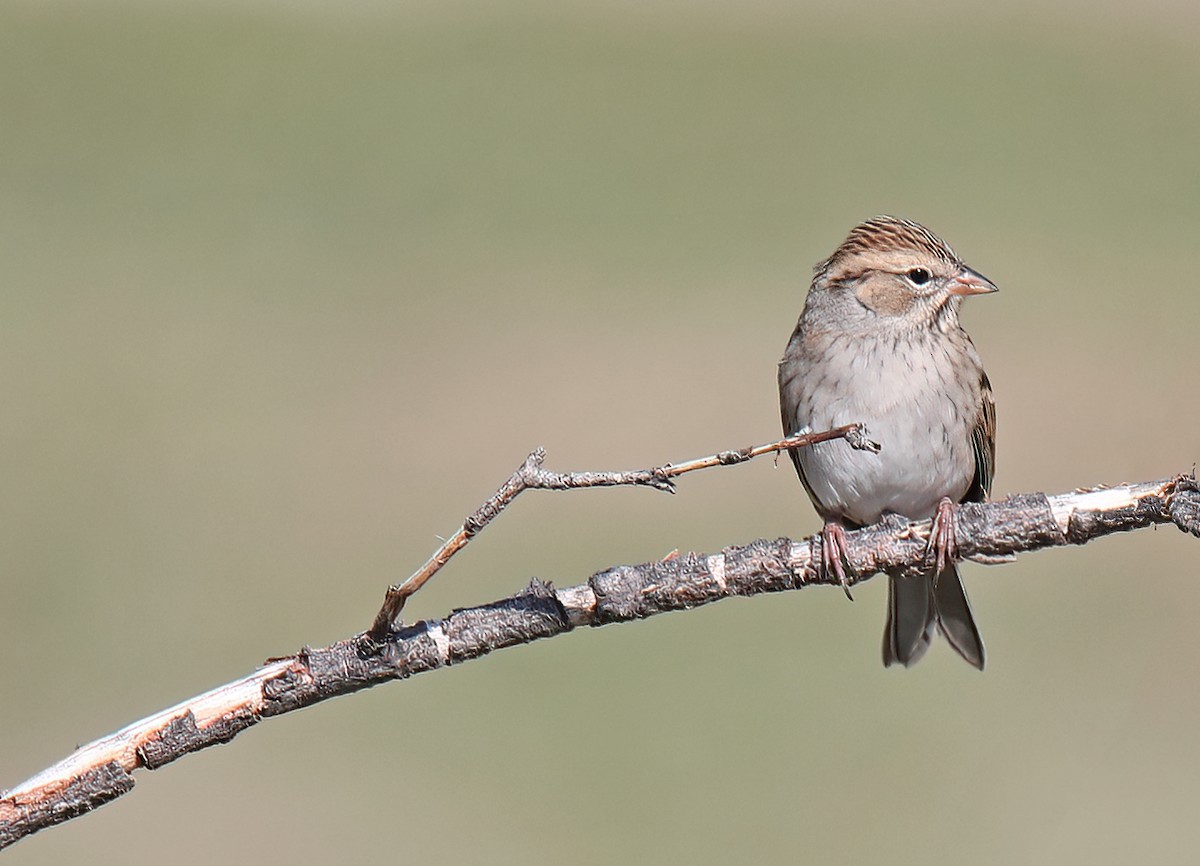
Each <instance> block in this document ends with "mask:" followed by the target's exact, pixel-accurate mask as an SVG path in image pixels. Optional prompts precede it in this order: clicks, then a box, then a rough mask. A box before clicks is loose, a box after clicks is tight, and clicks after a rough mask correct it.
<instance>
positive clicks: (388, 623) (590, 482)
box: [367, 424, 879, 641]
mask: <svg viewBox="0 0 1200 866" xmlns="http://www.w3.org/2000/svg"><path fill="white" fill-rule="evenodd" d="M831 439H845V440H846V442H847V443H848V444H849V445H850V447H851V448H854V449H856V450H859V451H876V452H877V451H879V445H878V444H877V443H875V442H872V441H871V440H870V439H868V438H867V436H866V431H865V430H864V428H863V426H862V425H861V424H847V425H845V426H844V427H835V428H834V429H832V430H825V431H822V432H820V433H809V432H805V433H797V434H796V435H795V436H789V437H788V438H786V439H781V440H779V441H778V442H772V443H770V444H769V445H755V446H752V447H750V448H740V449H738V450H736V451H720V452H718V453H716V454H713V455H711V456H709V457H700V458H697V459H695V460H687V461H685V462H683V463H674V464H672V463H665V464H663V465H662V466H655V467H653V468H650V469H634V470H632V471H629V472H550V471H549V470H547V469H544V468H542V461H543V460H545V459H546V449H545V448H538V449H536V450H535V451H534V452H533V453H531V454H530V455H529V456H528V457H526V458H525V462H524V463H522V464H521V465H520V466H518V467H517V469H516V471H514V472H513V474H512V475H510V476H508V480H507V481H505V482H504V483H503V484H501V485H500V489H499V490H497V491H496V492H495V493H493V494H492V496H491V497H490V498H489V499H488V500H487V502H485V503H483V505H481V506H479V507H478V508H477V509H475V511H474V512H472V514H471V516H470V517H468V518H467V519H466V520H464V521H463V525H462V526H460V527H459V528H458V530H457V531H456V532H455V533H454V534H453V535H451V536H450V537H449V538H448V539H446V541H445V543H443V544H442V546H441V547H439V548H438V549H437V550H436V551H434V554H433V556H431V557H429V559H428V560H427V561H426V562H425V564H424V565H422V566H421V567H420V568H419V569H417V570H416V571H415V572H413V573H412V574H411V575H410V576H409V577H408V579H407V580H405V581H404V582H403V583H398V584H394V585H393V586H390V587H388V591H387V595H386V596H384V599H383V606H382V607H381V608H380V609H379V613H377V614H376V615H375V622H374V623H372V624H371V628H370V629H369V630H368V631H367V635H368V637H370V638H371V639H372V640H377V641H378V640H383V639H384V637H385V636H386V635H387V633H388V629H390V628H391V627H392V626H393V625H394V624H395V622H396V618H397V617H398V616H400V612H401V611H402V610H403V609H404V603H405V602H406V601H408V599H409V597H410V596H412V595H413V594H415V593H416V592H417V590H419V589H420V588H421V587H423V586H424V585H425V583H426V582H427V581H428V580H429V579H430V578H431V577H433V576H434V575H435V574H437V573H438V572H439V571H440V570H441V569H442V566H444V565H445V564H446V563H447V562H449V561H450V558H451V557H452V556H454V554H456V553H458V552H459V551H460V550H462V549H463V548H464V547H466V546H467V542H469V541H470V540H471V539H472V538H474V537H475V536H476V535H478V534H479V533H480V532H482V531H483V530H484V528H485V527H486V526H487V525H488V524H489V523H491V522H492V521H493V520H495V519H496V517H497V516H498V515H499V514H500V512H501V511H503V510H504V509H505V508H506V507H507V506H508V504H509V503H511V502H512V501H513V500H514V499H516V498H517V496H519V495H520V494H521V493H523V492H525V491H526V490H574V489H576V488H580V487H623V486H624V487H653V488H654V489H655V490H662V491H665V492H667V493H674V492H675V482H674V481H672V479H673V478H677V477H679V476H680V475H683V474H684V473H686V472H695V471H696V470H697V469H709V468H711V467H713V466H734V465H736V464H738V463H745V462H746V461H747V460H751V459H753V458H755V457H758V456H760V455H762V454H771V453H775V454H778V453H779V452H780V451H784V450H786V449H788V448H804V447H806V446H808V445H813V444H815V443H817V442H828V441H830V440H831Z"/></svg>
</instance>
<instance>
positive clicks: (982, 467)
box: [963, 372, 996, 502]
mask: <svg viewBox="0 0 1200 866" xmlns="http://www.w3.org/2000/svg"><path fill="white" fill-rule="evenodd" d="M979 378H980V382H979V398H980V399H979V404H980V405H979V418H978V419H977V420H976V422H975V429H974V430H972V431H971V450H972V451H973V452H975V478H974V479H973V480H972V481H971V487H970V489H969V490H967V495H966V496H964V497H963V502H984V501H986V500H987V498H988V496H990V495H991V492H992V477H993V476H994V475H995V472H996V404H995V402H994V401H993V400H992V383H991V382H989V381H988V377H987V373H983V372H980V374H979Z"/></svg>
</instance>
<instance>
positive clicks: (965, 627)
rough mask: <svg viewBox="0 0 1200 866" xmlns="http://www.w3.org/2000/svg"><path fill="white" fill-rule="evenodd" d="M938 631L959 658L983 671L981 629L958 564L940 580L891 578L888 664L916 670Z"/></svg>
mask: <svg viewBox="0 0 1200 866" xmlns="http://www.w3.org/2000/svg"><path fill="white" fill-rule="evenodd" d="M935 629H936V630H937V631H940V632H941V633H942V634H943V635H945V637H946V640H947V641H949V642H950V646H952V647H954V651H955V652H956V653H958V654H959V655H960V656H962V657H963V658H964V659H965V660H966V661H967V662H968V663H969V664H971V665H974V666H975V667H977V668H979V670H983V662H984V650H983V638H981V637H980V636H979V629H978V628H976V627H975V618H974V617H973V616H971V604H970V602H968V601H967V592H966V590H965V589H963V585H962V580H961V579H959V576H958V569H957V568H956V567H955V565H954V563H953V562H950V563H948V564H947V565H946V567H945V568H944V569H942V571H941V573H940V574H939V575H938V576H937V579H936V580H934V579H933V577H927V576H924V575H922V576H920V577H889V578H888V616H887V626H886V628H885V629H884V632H883V663H884V665H885V666H888V665H893V664H902V665H904V666H905V667H911V666H912V665H915V664H916V663H917V662H918V661H920V659H921V656H923V655H925V651H926V650H927V649H929V645H930V644H931V643H932V642H933V633H934V630H935Z"/></svg>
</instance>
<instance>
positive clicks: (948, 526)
mask: <svg viewBox="0 0 1200 866" xmlns="http://www.w3.org/2000/svg"><path fill="white" fill-rule="evenodd" d="M954 511H955V508H954V503H953V502H951V501H950V499H949V498H948V497H946V496H943V497H942V500H941V501H940V502H939V503H938V506H937V511H935V512H934V513H933V525H932V526H931V527H930V529H929V547H928V548H926V551H925V555H926V557H932V558H933V560H934V565H935V566H936V568H935V570H934V572H933V579H934V581H935V582H936V581H937V579H938V575H940V574H941V573H942V571H943V569H945V568H946V566H947V565H948V564H949V563H951V562H953V561H954V560H956V559H958V541H957V540H956V539H955V533H954Z"/></svg>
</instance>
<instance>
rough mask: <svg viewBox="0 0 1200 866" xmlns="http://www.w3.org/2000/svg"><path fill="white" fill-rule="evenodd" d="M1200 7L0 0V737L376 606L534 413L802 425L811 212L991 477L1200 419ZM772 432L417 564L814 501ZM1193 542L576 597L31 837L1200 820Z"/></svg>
mask: <svg viewBox="0 0 1200 866" xmlns="http://www.w3.org/2000/svg"><path fill="white" fill-rule="evenodd" d="M1198 37H1200V14H1197V12H1196V10H1195V9H1194V8H1193V6H1192V4H1190V3H1185V2H1182V0H1180V2H1162V3H1158V4H1150V5H1148V6H1144V7H1143V8H1142V10H1141V11H1140V12H1137V13H1134V12H1132V11H1129V12H1127V11H1125V10H1123V9H1122V7H1121V5H1120V4H1116V3H1112V4H1084V3H1069V4H1065V5H1062V6H1058V7H1052V6H1046V5H1044V4H1035V3H1032V2H1030V3H1027V4H996V3H988V4H977V5H976V4H951V3H948V2H945V3H943V2H934V3H928V4H923V3H885V2H883V0H877V2H870V3H866V4H862V5H859V6H857V7H856V8H855V9H854V10H852V11H846V10H840V9H839V8H838V4H834V3H814V4H809V5H798V4H789V3H782V2H778V3H776V2H770V0H761V2H759V0H753V2H749V3H739V4H721V3H717V2H707V3H683V2H669V0H660V2H651V3H633V2H626V3H616V4H600V3H593V2H583V3H573V4H562V3H553V2H545V3H520V4H508V3H465V2H463V3H460V2H432V0H431V2H427V3H404V2H401V3H395V4H392V3H384V2H378V3H373V2H344V3H339V4H333V3H329V4H325V3H316V2H311V3H296V2H283V0H280V2H268V0H259V2H245V3H232V2H227V3H222V2H217V0H213V2H194V3H165V2H164V3H149V2H146V3H115V2H100V0H96V2H76V3H71V2H32V0H30V2H9V3H5V4H3V5H2V6H0V400H2V410H0V509H2V511H0V659H3V663H2V665H0V696H2V697H0V787H6V786H11V785H14V784H16V783H17V782H19V781H20V780H22V779H24V778H26V777H27V776H29V775H32V774H33V773H34V772H36V771H38V770H39V769H41V768H42V767H44V766H46V765H47V764H49V763H51V762H53V761H55V760H57V759H59V758H61V757H63V756H65V755H66V754H67V753H68V752H69V751H70V750H71V748H73V747H74V746H75V745H76V744H77V743H81V742H86V741H88V740H91V739H94V738H96V737H99V736H102V735H104V734H107V733H109V732H111V731H113V730H115V729H116V728H118V727H120V726H122V725H124V724H126V723H128V722H130V721H132V720H134V719H137V718H139V717H141V716H143V715H145V714H148V713H150V712H153V711H156V710H158V709H161V708H163V707H166V706H168V705H170V704H172V703H174V702H176V701H179V700H181V699H183V698H185V697H188V696H190V695H193V694H195V693H197V692H200V691H203V690H205V689H208V688H210V687H213V686H215V685H217V684H219V683H222V682H225V681H227V680H230V679H233V678H235V677H237V676H240V675H242V674H244V673H246V672H248V671H249V670H251V669H252V668H253V667H254V665H255V664H257V663H259V662H260V661H261V660H263V659H265V658H267V657H268V656H272V655H279V654H286V653H288V652H291V651H294V650H295V649H297V648H298V647H300V646H302V645H304V644H313V645H320V644H324V643H328V642H329V641H332V640H335V639H338V638H342V637H346V636H348V635H350V634H352V633H354V632H356V631H358V630H361V629H362V628H364V627H365V626H366V625H367V624H368V623H369V621H370V620H371V618H372V616H373V615H374V612H375V610H376V607H377V605H378V603H379V601H380V600H381V598H382V595H383V590H384V588H385V587H386V585H387V584H388V583H389V582H392V581H394V580H396V579H398V578H401V577H403V576H404V575H405V574H407V573H408V572H409V571H411V570H412V569H413V568H415V567H416V566H417V565H418V564H419V563H420V562H422V561H423V560H424V558H425V557H426V556H427V555H428V554H429V553H430V552H431V551H432V550H433V548H434V547H435V546H436V545H437V543H438V535H439V534H441V535H445V534H447V533H449V532H451V531H453V530H454V529H455V527H456V526H457V525H458V523H459V522H460V521H461V519H462V517H463V516H464V515H465V514H466V513H468V512H469V511H470V510H471V509H472V508H474V507H475V506H476V505H477V504H478V503H479V502H480V501H481V500H482V499H483V498H485V497H486V496H487V495H488V494H489V493H490V492H491V491H492V490H493V489H494V488H495V486H496V485H497V484H499V483H500V481H502V480H503V478H504V477H506V475H507V474H508V473H509V472H510V471H511V470H512V468H514V467H515V466H516V465H517V464H518V463H519V462H520V461H521V459H522V458H523V457H524V455H525V454H526V453H527V452H528V451H529V450H530V449H532V448H533V447H534V446H536V445H545V446H547V447H548V449H549V454H550V457H549V465H551V466H552V467H553V468H556V469H610V468H612V469H616V468H633V467H639V466H646V465H650V464H653V463H659V462H665V461H671V460H680V459H684V458H688V457H694V456H700V455H702V454H707V453H711V452H713V451H715V450H719V449H722V448H728V447H737V446H742V445H747V444H751V443H756V442H764V441H769V440H771V439H772V438H774V437H775V435H776V434H777V432H778V416H777V412H778V410H777V406H776V393H775V372H774V365H775V362H776V360H777V359H778V357H779V355H780V353H781V352H782V349H783V345H784V343H785V341H786V339H787V336H788V334H789V332H790V329H791V327H792V325H793V322H794V320H795V316H796V314H797V312H798V310H799V307H800V304H801V302H802V298H803V293H804V289H805V288H806V286H807V281H808V275H809V273H810V268H811V266H812V264H813V263H814V262H815V261H817V260H818V259H820V258H822V257H823V256H825V255H827V254H828V253H829V252H830V250H832V249H833V247H834V245H836V244H837V243H838V241H840V240H841V238H842V237H843V236H844V234H845V232H846V231H847V229H848V228H849V227H850V226H851V225H853V224H854V223H855V222H857V221H858V220H860V219H862V218H864V217H867V216H870V215H872V214H875V213H880V212H888V213H895V214H899V215H903V216H907V217H911V218H914V219H918V220H920V221H922V222H924V223H926V224H927V225H929V226H930V227H931V228H932V229H933V230H935V231H936V232H938V233H940V234H942V235H943V236H944V237H945V238H946V239H947V240H949V241H950V242H951V243H952V244H953V245H954V246H955V247H956V249H957V250H958V251H959V253H960V254H962V256H963V257H964V258H965V259H966V260H967V261H968V262H969V263H970V264H972V265H973V266H974V267H976V268H977V269H978V270H980V271H981V272H983V273H985V274H987V275H988V276H989V277H991V278H992V279H993V280H994V281H995V282H997V283H998V284H999V285H1000V286H1001V292H1000V293H999V294H998V295H995V296H991V297H988V298H983V299H976V300H972V301H970V302H969V303H968V304H967V309H966V312H965V320H966V324H967V326H968V328H969V329H970V331H971V333H972V335H973V337H974V338H975V342H976V344H977V345H978V347H979V349H980V351H981V353H982V355H983V357H984V359H985V361H986V363H987V365H988V371H989V373H990V375H991V378H992V381H993V382H994V384H995V388H996V396H997V402H998V405H999V424H1000V427H999V453H998V473H997V479H996V493H997V494H999V495H1003V494H1006V493H1010V492H1020V491H1026V490H1046V491H1050V492H1059V491H1063V490H1068V489H1071V488H1073V487H1075V486H1080V485H1090V484H1098V483H1103V482H1118V481H1122V480H1144V479H1150V478H1156V477H1162V476H1166V475H1169V474H1171V473H1174V472H1178V471H1183V470H1186V469H1189V468H1190V467H1191V466H1192V464H1193V462H1194V461H1195V460H1196V459H1197V458H1198V457H1200V432H1198V430H1200V410H1198V409H1197V399H1196V398H1197V383H1196V378H1197V331H1198V327H1197V323H1198V322H1200V290H1198V279H1197V267H1196V264H1197V258H1198V253H1200V108H1198V105H1200V103H1198V102H1197V93H1200V52H1197V50H1196V44H1197V38H1198ZM817 528H818V522H817V519H816V517H815V515H814V513H813V512H812V509H811V507H810V505H809V504H808V502H807V499H806V497H805V496H804V493H803V491H802V489H801V488H800V485H799V484H798V483H797V481H796V479H795V477H794V474H793V472H792V470H791V467H790V466H788V465H786V463H784V464H781V465H779V466H778V467H774V466H773V465H772V463H771V461H770V460H767V459H762V460H759V461H756V462H754V463H752V464H751V465H748V466H742V467H736V468H731V469H719V470H713V471H709V472H706V473H701V474H698V475H693V476H689V477H687V478H684V479H683V480H682V481H681V484H680V490H679V495H678V496H674V497H671V496H665V495H662V494H657V493H654V492H651V491H646V490H608V491H582V492H577V493H571V494H539V493H532V494H528V495H526V496H525V497H522V498H521V499H520V500H519V501H518V502H517V503H516V504H515V505H514V506H513V507H512V508H511V509H510V510H509V511H507V512H506V513H505V514H504V515H503V516H502V517H501V518H500V519H499V520H498V522H497V523H496V524H494V525H493V526H492V527H491V528H490V529H489V530H488V531H487V532H486V533H485V534H484V535H483V536H481V537H480V538H479V539H478V541H477V542H476V543H475V544H473V545H472V546H471V547H470V548H468V549H467V551H465V552H464V553H463V554H462V555H461V556H460V557H459V558H457V559H456V560H455V561H454V562H453V564H452V565H451V566H450V567H449V568H448V569H447V570H446V571H444V572H443V573H442V574H441V575H440V576H439V577H438V578H437V579H436V580H435V581H434V582H433V583H432V584H431V585H430V586H429V587H428V588H427V589H426V590H425V591H424V592H422V593H421V594H420V595H419V596H418V597H417V598H416V599H415V600H414V601H413V603H412V604H411V606H410V609H409V611H408V614H409V616H411V617H433V616H438V615H442V614H444V613H446V612H448V611H449V610H450V609H452V608H453V607H456V606H466V605H470V604H474V603H478V602H484V601H488V600H491V599H494V598H498V597H501V596H503V595H507V594H509V593H511V592H513V591H515V590H517V589H519V588H520V587H522V586H523V585H524V584H525V583H526V582H527V581H528V579H529V578H530V577H531V576H535V575H536V576H538V577H541V578H543V579H546V580H552V581H554V582H555V583H557V584H560V585H566V584H572V583H577V582H580V581H582V580H584V579H586V577H587V576H588V575H589V574H591V573H592V572H594V571H596V570H599V569H601V568H604V567H606V566H608V565H613V564H619V563H628V562H642V561H645V560H648V559H653V558H655V557H661V556H663V555H665V554H666V553H668V552H669V551H671V550H672V549H675V548H678V549H681V550H697V551H715V550H718V549H720V548H721V547H723V546H725V545H729V544H736V543H742V542H746V541H749V540H751V539H754V538H758V537H775V536H780V535H801V534H807V533H811V532H814V531H815V530H816V529H817ZM1198 553H1200V547H1198V546H1197V541H1196V540H1195V539H1189V538H1187V537H1186V536H1184V535H1182V534H1181V533H1179V532H1177V531H1176V530H1174V529H1173V528H1163V529H1160V530H1159V531H1157V532H1149V531H1147V532H1142V533H1138V534H1136V535H1132V536H1126V537H1119V538H1110V539H1105V540H1102V541H1100V542H1097V543H1095V544H1092V545H1089V546H1087V547H1085V548H1080V549H1070V550H1056V551H1050V552H1044V553H1039V554H1035V555H1030V556H1026V557H1022V558H1021V559H1020V560H1019V561H1017V562H1016V563H1013V564H1010V565H1006V566H1003V567H997V568H985V567H983V566H971V565H968V566H967V567H966V568H965V569H964V573H965V579H966V582H967V585H968V587H969V589H970V592H971V596H972V600H973V602H974V605H975V609H976V614H977V617H978V620H979V623H980V626H981V628H982V629H983V632H984V635H985V638H986V640H987V642H988V649H989V653H990V657H989V667H988V670H987V672H986V673H985V674H983V675H980V674H978V673H977V672H975V671H974V670H972V669H970V668H968V667H967V666H966V665H964V664H963V663H962V662H961V661H960V660H959V659H958V658H956V657H955V656H954V655H953V653H951V652H950V651H949V650H948V649H947V648H946V647H945V646H944V645H943V644H940V643H939V644H937V645H935V647H934V649H933V651H932V652H931V653H930V655H929V657H927V659H926V660H925V661H924V662H923V663H922V664H921V665H920V666H918V667H917V668H914V669H913V670H910V671H903V670H899V671H898V670H889V671H885V670H884V669H883V668H882V667H881V665H880V662H879V643H880V636H881V630H882V625H883V614H884V611H883V607H884V594H885V586H884V583H883V581H882V580H878V579H877V580H874V581H872V582H871V583H869V584H867V585H865V586H864V587H862V588H861V589H860V590H859V591H858V592H857V593H856V601H855V603H854V604H849V603H847V602H846V601H845V599H844V598H843V597H842V595H841V593H840V592H837V591H836V590H833V591H831V590H821V589H814V590H810V591H807V592H803V593H789V594H785V595H779V596H774V597H760V598H754V599H743V600H733V601H728V602H723V603H721V604H718V605H714V606H711V607H709V608H705V609H702V610H696V611H692V612H689V613H681V614H674V615H671V616H666V617H660V618H656V619H653V620H650V621H647V622H644V623H637V624H631V625H623V626H616V627H610V628H606V629H602V630H588V631H584V632H579V633H575V634H571V635H567V636H563V637H561V638H558V639H555V640H553V641H547V642H543V643H540V644H537V645H533V646H528V647H522V648H519V649H515V650H510V651H506V652H503V653H499V654H497V655H494V656H492V657H489V658H487V659H484V660H480V661H476V662H473V663H471V664H469V665H465V666H463V667H461V668H453V669H449V670H443V671H439V672H437V673H436V674H432V675H426V676H421V677H418V678H416V679H413V680H410V681H408V682H405V683H397V684H391V685H388V686H384V687H380V688H377V689H374V690H372V691H369V692H366V693H362V694H358V695H355V696H353V697H349V698H346V699H342V700H338V701H334V702H332V703H329V704H325V705H322V706H319V707H316V708H313V709H310V710H307V711H304V712H301V713H297V714H294V715H291V716H288V717H285V718H281V719H276V720H272V721H270V722H269V723H266V724H263V725H261V726H259V727H257V728H255V729H253V730H251V731H249V732H247V733H245V734H243V735H242V736H240V737H239V738H238V739H237V740H236V741H234V742H233V743H232V744H230V745H227V746H224V747H220V748H216V749H212V750H209V751H207V752H204V753H201V754H198V755H194V756H191V757H188V758H186V759H184V760H183V761H181V762H179V763H176V764H173V765H171V766H169V767H167V768H165V769H163V770H161V771H159V772H156V773H153V774H151V773H141V774H139V775H138V777H137V780H138V781H137V788H136V790H135V791H134V792H132V793H131V794H130V795H128V796H126V797H124V798H122V799H120V800H119V801H117V802H116V803H114V804H112V805H110V806H107V807H105V808H103V809H101V810H100V811H98V812H96V813H95V814H92V815H89V816H86V817H84V818H82V819H80V820H76V821H72V822H70V823H69V824H67V825H64V826H61V827H58V828H55V829H53V830H49V831H46V832H44V833H42V834H39V835H38V836H35V837H33V838H31V839H28V840H26V841H24V842H22V843H21V844H20V845H19V846H17V847H16V848H15V849H13V851H11V852H9V858H10V862H12V863H14V864H60V863H82V862H87V863H99V864H107V863H122V864H137V863H162V862H168V861H169V862H175V863H207V862H235V863H251V862H289V863H304V864H308V863H328V862H334V861H337V862H347V861H349V860H351V859H353V860H366V859H368V858H369V859H371V860H374V861H377V862H419V861H423V860H431V859H435V858H436V859H437V860H438V862H445V863H489V864H492V863H495V864H507V863H558V862H564V861H570V862H575V863H611V862H644V863H689V864H690V863H697V864H699V863H734V862H753V863H758V862H764V863H769V862H814V863H838V862H845V863H871V862H887V863H889V864H906V863H927V862H964V863H975V864H1010V863H1035V864H1043V863H1045V864H1064V863H1089V864H1091V863H1127V862H1131V861H1134V860H1138V861H1143V862H1146V861H1150V862H1155V863H1190V862H1194V857H1195V851H1196V850H1197V848H1198V846H1200V823H1197V821H1196V820H1195V815H1196V808H1197V802H1198V801H1200V747H1198V746H1197V744H1196V719H1197V715H1198V713H1200V696H1198V695H1200V690H1198V689H1197V684H1198V677H1200V673H1198V670H1197V668H1198V663H1200V637H1198V636H1197V627H1196V624H1197V613H1198V611H1200V581H1198V580H1197V578H1198V577H1200V574H1198V571H1200V569H1198V563H1200V557H1198V555H1197V554H1198Z"/></svg>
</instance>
